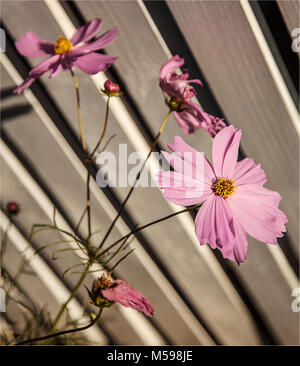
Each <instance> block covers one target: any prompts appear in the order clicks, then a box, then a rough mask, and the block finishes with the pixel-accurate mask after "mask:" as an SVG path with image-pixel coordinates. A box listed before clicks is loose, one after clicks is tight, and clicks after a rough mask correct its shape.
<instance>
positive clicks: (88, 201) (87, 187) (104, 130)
mask: <svg viewBox="0 0 300 366" xmlns="http://www.w3.org/2000/svg"><path fill="white" fill-rule="evenodd" d="M109 101H110V97H108V99H107V103H106V112H105V119H104V126H103V130H102V133H101V136H100V138H99V140H98V142H97V144H96V146H95V148H94V149H93V151H92V153H91V154H90V156H89V157H88V159H87V171H88V173H87V180H86V200H87V221H88V240H87V241H88V244H89V247H90V246H91V243H90V241H91V235H92V234H91V233H92V229H91V220H92V216H91V199H90V195H91V192H90V180H91V164H92V161H93V157H94V155H95V153H96V151H97V149H98V147H99V146H100V144H101V142H102V140H103V138H104V136H105V132H106V130H107V125H108V113H109Z"/></svg>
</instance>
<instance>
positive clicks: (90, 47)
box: [14, 18, 118, 94]
mask: <svg viewBox="0 0 300 366" xmlns="http://www.w3.org/2000/svg"><path fill="white" fill-rule="evenodd" d="M101 23H102V20H101V19H98V18H96V19H93V20H91V21H90V22H88V23H86V24H84V25H83V26H81V27H80V28H78V29H77V31H76V32H75V34H74V35H73V37H72V38H71V39H70V40H68V39H67V38H65V37H59V38H57V40H56V42H50V41H45V40H43V39H40V38H38V37H37V36H36V35H35V34H34V33H31V32H27V33H25V34H24V36H22V37H21V38H20V39H19V40H18V41H17V42H15V46H16V48H17V50H18V51H19V53H20V54H21V55H23V56H25V57H32V58H36V57H43V56H50V57H48V58H46V59H45V60H44V61H42V62H41V63H40V64H38V65H37V66H36V67H34V68H33V69H32V70H31V71H30V73H29V76H28V78H27V79H26V80H25V81H24V82H23V84H21V85H20V86H19V87H17V88H16V89H15V90H14V93H17V94H19V93H21V92H22V91H23V90H24V89H25V88H28V87H29V86H30V85H31V84H32V83H33V82H34V81H35V80H36V79H37V78H39V77H40V76H41V75H43V74H44V73H45V72H47V71H49V72H50V75H49V77H50V78H51V77H52V76H55V75H57V74H58V73H59V72H60V71H63V70H67V69H71V68H73V67H74V66H77V67H79V68H80V69H81V70H82V71H84V72H86V73H87V74H96V73H97V72H99V71H105V70H106V69H107V68H108V67H110V66H111V65H112V64H113V63H114V62H115V61H116V59H117V58H116V57H111V56H108V55H103V54H100V53H96V52H93V51H97V50H100V49H102V48H104V47H106V46H108V45H109V44H110V43H111V42H112V41H113V40H114V39H115V38H116V36H117V34H118V30H117V29H116V28H115V29H112V30H110V31H108V32H106V33H104V34H103V35H102V36H101V37H99V38H98V39H96V40H94V41H91V42H88V41H90V40H91V39H92V38H93V37H94V36H95V35H96V34H97V33H98V31H99V30H100V28H101Z"/></svg>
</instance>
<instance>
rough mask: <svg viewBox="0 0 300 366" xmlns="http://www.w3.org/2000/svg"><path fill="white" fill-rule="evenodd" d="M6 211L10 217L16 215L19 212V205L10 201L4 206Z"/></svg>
mask: <svg viewBox="0 0 300 366" xmlns="http://www.w3.org/2000/svg"><path fill="white" fill-rule="evenodd" d="M6 209H7V211H8V213H9V214H10V215H16V214H17V213H18V212H19V211H20V205H19V204H18V203H17V202H14V201H10V202H8V203H7V204H6Z"/></svg>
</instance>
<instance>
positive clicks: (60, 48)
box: [54, 37, 73, 55]
mask: <svg viewBox="0 0 300 366" xmlns="http://www.w3.org/2000/svg"><path fill="white" fill-rule="evenodd" d="M72 46H73V44H72V43H71V42H70V41H69V40H68V39H67V38H66V37H58V38H57V40H56V43H55V45H54V52H55V53H56V54H58V55H61V54H63V53H68V52H70V51H71V49H72Z"/></svg>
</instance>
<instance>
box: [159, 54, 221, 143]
mask: <svg viewBox="0 0 300 366" xmlns="http://www.w3.org/2000/svg"><path fill="white" fill-rule="evenodd" d="M183 64H184V59H183V58H181V57H180V56H179V55H175V56H173V57H172V58H171V59H170V60H168V61H167V62H166V63H165V64H164V65H163V66H162V68H161V69H160V73H159V85H160V87H161V89H162V90H163V91H164V92H165V93H167V94H168V95H169V96H170V97H171V98H170V100H169V101H168V102H167V103H168V106H169V107H170V108H171V109H172V110H173V111H174V117H175V119H176V121H177V123H178V124H179V127H180V128H181V129H182V130H183V131H184V132H185V133H186V134H190V133H192V132H195V130H196V128H199V127H203V128H205V130H206V131H207V132H208V133H210V134H211V135H212V136H215V135H216V134H217V133H218V132H219V130H220V129H221V128H223V127H225V126H226V125H225V123H224V122H222V123H218V126H216V123H215V118H216V117H213V116H211V115H209V114H208V113H206V112H204V111H203V110H202V109H201V107H200V106H199V105H198V104H196V103H194V102H191V101H190V99H191V98H193V97H194V96H195V95H196V91H195V89H194V88H193V87H192V86H191V85H190V83H196V84H199V85H201V86H202V83H201V81H200V80H198V79H194V80H188V78H189V74H188V72H187V70H184V72H183V74H181V75H178V74H176V73H175V70H176V69H177V68H179V67H181V66H182V65H183ZM218 120H219V119H218ZM220 121H221V120H220Z"/></svg>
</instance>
